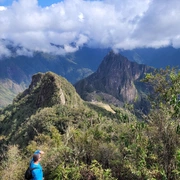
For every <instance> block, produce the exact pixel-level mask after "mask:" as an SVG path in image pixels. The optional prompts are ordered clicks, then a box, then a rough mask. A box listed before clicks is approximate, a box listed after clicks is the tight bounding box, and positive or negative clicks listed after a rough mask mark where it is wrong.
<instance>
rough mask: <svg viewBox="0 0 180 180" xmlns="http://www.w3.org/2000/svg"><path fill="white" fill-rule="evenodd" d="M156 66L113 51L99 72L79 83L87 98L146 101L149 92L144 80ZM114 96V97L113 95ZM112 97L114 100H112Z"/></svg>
mask: <svg viewBox="0 0 180 180" xmlns="http://www.w3.org/2000/svg"><path fill="white" fill-rule="evenodd" d="M151 71H153V68H151V67H148V66H146V65H143V64H138V63H136V62H131V61H129V60H128V59H127V58H125V57H124V56H122V55H121V54H115V53H114V52H112V51H111V52H110V53H109V54H108V55H107V56H106V57H105V58H104V60H103V61H102V63H101V64H100V66H99V68H98V69H97V71H96V72H95V73H93V74H92V75H90V76H88V77H87V78H85V79H83V80H81V81H79V82H77V83H76V84H75V88H76V91H77V92H78V93H79V94H80V96H81V97H82V98H83V99H85V100H88V101H89V100H98V99H99V100H102V101H106V102H110V101H111V103H112V104H115V105H121V104H122V103H123V102H128V103H131V102H134V101H136V100H138V99H139V100H142V95H143V94H144V93H145V94H146V92H148V91H149V89H148V86H146V85H145V84H144V83H143V82H141V79H142V78H143V77H144V75H145V73H148V72H151ZM109 96H110V97H109ZM112 98H114V100H113V101H112Z"/></svg>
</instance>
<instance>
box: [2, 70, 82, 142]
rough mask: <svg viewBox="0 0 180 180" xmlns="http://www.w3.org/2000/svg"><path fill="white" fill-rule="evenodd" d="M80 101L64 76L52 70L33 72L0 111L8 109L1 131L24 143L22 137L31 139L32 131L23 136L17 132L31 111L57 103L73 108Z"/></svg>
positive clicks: (25, 127)
mask: <svg viewBox="0 0 180 180" xmlns="http://www.w3.org/2000/svg"><path fill="white" fill-rule="evenodd" d="M82 104H83V101H82V99H81V98H80V97H79V95H78V94H77V93H76V91H75V88H74V87H73V86H72V85H71V84H70V83H69V82H68V81H67V80H66V79H65V78H63V77H60V76H58V75H57V74H55V73H53V72H47V73H38V74H35V75H33V77H32V81H31V84H30V85H29V87H28V88H27V89H26V90H25V91H23V92H22V93H20V94H19V95H18V96H17V97H16V98H15V99H14V101H13V104H11V105H9V106H8V107H7V108H6V109H5V110H4V111H2V112H1V113H0V115H2V114H3V113H4V112H5V111H9V112H10V114H9V116H7V117H6V118H5V119H4V121H3V123H1V125H0V132H1V135H2V134H3V135H8V137H9V140H13V141H16V140H17V141H22V142H24V143H26V141H25V139H26V138H27V139H31V138H32V134H31V133H30V134H27V137H25V136H24V135H21V133H24V132H25V131H27V126H24V124H25V123H28V121H30V119H29V118H30V116H32V115H33V114H34V115H35V114H36V113H37V112H38V111H39V110H40V109H45V108H47V107H53V106H57V105H58V106H60V107H68V108H77V107H81V106H82ZM1 117H3V118H4V116H1ZM7 127H8V128H7ZM36 128H37V129H39V128H40V127H36ZM18 129H19V130H20V129H21V130H20V131H18ZM40 131H41V129H40ZM19 133H20V134H19Z"/></svg>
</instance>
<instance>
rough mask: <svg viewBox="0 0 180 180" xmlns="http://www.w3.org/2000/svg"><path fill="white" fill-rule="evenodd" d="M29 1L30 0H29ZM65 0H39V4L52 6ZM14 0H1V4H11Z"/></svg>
mask: <svg viewBox="0 0 180 180" xmlns="http://www.w3.org/2000/svg"><path fill="white" fill-rule="evenodd" d="M27 1H28V0H27ZM60 1H63V0H38V4H39V5H40V6H42V7H45V6H50V5H51V4H54V3H58V2H60ZM12 2H13V0H0V6H10V5H11V4H12Z"/></svg>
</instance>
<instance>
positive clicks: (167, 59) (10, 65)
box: [0, 42, 180, 107]
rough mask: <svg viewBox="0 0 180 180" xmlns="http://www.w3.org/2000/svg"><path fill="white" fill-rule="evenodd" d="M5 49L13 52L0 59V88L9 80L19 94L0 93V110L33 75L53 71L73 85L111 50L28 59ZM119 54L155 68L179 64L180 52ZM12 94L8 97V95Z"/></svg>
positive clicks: (166, 49)
mask: <svg viewBox="0 0 180 180" xmlns="http://www.w3.org/2000/svg"><path fill="white" fill-rule="evenodd" d="M7 47H8V48H9V50H10V51H11V53H12V56H11V57H8V58H7V57H4V58H2V59H1V60H0V80H1V82H0V85H1V88H3V89H6V87H7V86H6V83H5V84H4V83H3V82H4V81H5V80H6V81H12V82H13V83H15V84H16V85H17V86H19V90H20V91H12V89H11V88H9V89H6V90H7V91H9V93H5V92H6V90H1V92H0V107H4V106H6V105H8V104H9V103H10V102H12V100H13V98H14V97H15V96H16V95H17V93H19V92H22V91H23V90H24V89H25V88H27V87H28V86H29V84H30V82H31V77H32V75H33V74H35V73H38V72H43V73H44V72H47V71H52V72H54V73H56V74H58V75H60V76H63V77H65V78H66V79H67V80H68V81H69V82H71V83H72V84H74V83H76V82H77V81H79V80H81V79H83V78H85V77H87V76H89V75H90V74H92V73H93V72H95V71H96V70H97V68H98V67H99V65H100V64H101V62H102V60H103V58H104V57H105V56H106V55H107V54H108V52H109V51H110V49H100V48H97V49H93V48H88V47H86V46H85V47H83V48H80V49H79V50H78V51H76V52H74V53H69V54H66V55H63V56H60V55H53V54H49V53H42V52H32V55H31V56H25V55H18V50H19V48H22V47H14V46H13V45H12V43H10V42H7ZM120 53H121V54H122V55H123V56H125V57H127V59H129V60H130V61H132V62H137V63H139V64H145V65H148V66H152V67H155V68H165V67H166V66H168V65H170V66H179V65H180V63H179V62H180V61H179V58H180V49H175V48H173V47H171V46H170V47H162V48H159V49H153V48H139V49H134V50H120ZM8 94H11V95H8Z"/></svg>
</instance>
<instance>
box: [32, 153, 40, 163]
mask: <svg viewBox="0 0 180 180" xmlns="http://www.w3.org/2000/svg"><path fill="white" fill-rule="evenodd" d="M38 160H39V154H34V155H33V161H34V162H37V161H38Z"/></svg>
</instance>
